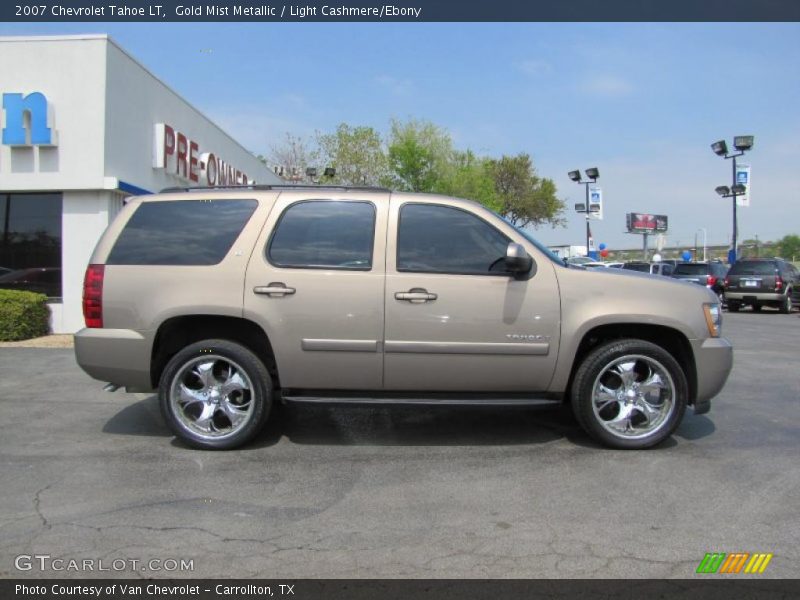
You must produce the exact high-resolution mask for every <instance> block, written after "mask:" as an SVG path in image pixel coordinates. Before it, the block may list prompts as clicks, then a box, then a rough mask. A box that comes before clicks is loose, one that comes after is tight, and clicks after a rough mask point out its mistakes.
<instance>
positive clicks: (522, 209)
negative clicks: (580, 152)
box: [490, 153, 565, 227]
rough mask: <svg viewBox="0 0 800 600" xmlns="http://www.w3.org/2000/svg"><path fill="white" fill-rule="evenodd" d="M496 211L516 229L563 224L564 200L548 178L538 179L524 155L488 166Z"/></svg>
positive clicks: (531, 163) (504, 157) (528, 159)
mask: <svg viewBox="0 0 800 600" xmlns="http://www.w3.org/2000/svg"><path fill="white" fill-rule="evenodd" d="M490 170H491V173H492V178H493V179H494V186H495V191H496V193H497V199H496V201H497V202H498V203H499V209H498V212H500V214H501V215H503V216H504V217H505V218H506V219H508V220H509V221H510V222H511V223H512V224H514V225H515V226H517V227H527V226H528V225H533V226H534V227H538V226H540V225H543V224H544V223H549V224H551V225H552V226H553V227H556V226H558V225H563V224H564V217H563V213H564V208H565V205H564V201H563V200H561V199H560V198H558V196H557V195H556V184H555V183H554V182H553V180H552V179H546V178H543V177H539V176H538V175H537V174H536V170H535V169H534V167H533V162H532V161H531V157H530V156H529V155H528V154H525V153H520V154H518V155H516V156H502V157H500V158H499V159H496V160H495V159H493V160H492V161H491V163H490Z"/></svg>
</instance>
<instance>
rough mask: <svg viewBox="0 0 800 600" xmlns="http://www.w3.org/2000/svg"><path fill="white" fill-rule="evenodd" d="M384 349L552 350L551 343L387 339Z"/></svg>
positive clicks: (525, 352) (418, 351)
mask: <svg viewBox="0 0 800 600" xmlns="http://www.w3.org/2000/svg"><path fill="white" fill-rule="evenodd" d="M384 350H385V352H387V353H402V354H506V355H508V354H517V355H534V356H544V355H547V354H548V353H549V352H550V343H549V342H537V343H525V344H510V343H484V342H408V341H386V342H384Z"/></svg>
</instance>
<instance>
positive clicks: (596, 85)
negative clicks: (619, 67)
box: [581, 75, 634, 98]
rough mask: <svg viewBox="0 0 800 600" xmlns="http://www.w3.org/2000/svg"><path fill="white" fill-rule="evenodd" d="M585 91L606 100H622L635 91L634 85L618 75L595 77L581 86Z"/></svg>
mask: <svg viewBox="0 0 800 600" xmlns="http://www.w3.org/2000/svg"><path fill="white" fill-rule="evenodd" d="M581 89H583V91H585V92H588V93H590V94H594V95H595V96H602V97H605V98H620V97H622V96H628V95H629V94H631V93H632V92H633V91H634V86H633V84H632V83H631V82H630V81H628V80H627V79H624V78H622V77H619V76H617V75H595V76H592V77H590V78H589V79H587V80H586V81H585V82H584V83H583V85H582V86H581Z"/></svg>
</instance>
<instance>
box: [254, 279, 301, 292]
mask: <svg viewBox="0 0 800 600" xmlns="http://www.w3.org/2000/svg"><path fill="white" fill-rule="evenodd" d="M295 291H296V290H295V289H294V288H293V287H286V284H285V283H281V282H280V281H273V282H272V283H270V284H269V285H257V286H256V287H254V288H253V293H254V294H264V295H266V296H291V295H292V294H294V293H295Z"/></svg>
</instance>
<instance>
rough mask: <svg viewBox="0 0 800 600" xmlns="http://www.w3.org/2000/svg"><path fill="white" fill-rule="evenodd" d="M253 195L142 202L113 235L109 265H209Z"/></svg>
mask: <svg viewBox="0 0 800 600" xmlns="http://www.w3.org/2000/svg"><path fill="white" fill-rule="evenodd" d="M257 205H258V202H257V201H256V200H202V199H198V200H174V201H165V202H143V203H142V204H141V205H140V206H139V208H137V209H136V212H135V213H133V216H131V218H130V219H129V220H128V223H127V224H126V225H125V228H124V229H123V230H122V233H120V235H119V237H118V238H117V241H116V243H115V244H114V247H113V248H112V249H111V253H110V254H109V256H108V260H107V261H106V263H107V264H109V265H215V264H217V263H219V262H221V261H222V259H223V258H225V255H226V254H227V253H228V251H229V250H230V249H231V246H232V245H233V243H234V242H235V241H236V238H238V237H239V234H240V233H241V232H242V229H243V228H244V226H245V224H246V223H247V221H248V220H249V219H250V217H251V216H252V215H253V212H254V211H255V209H256V206H257Z"/></svg>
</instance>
